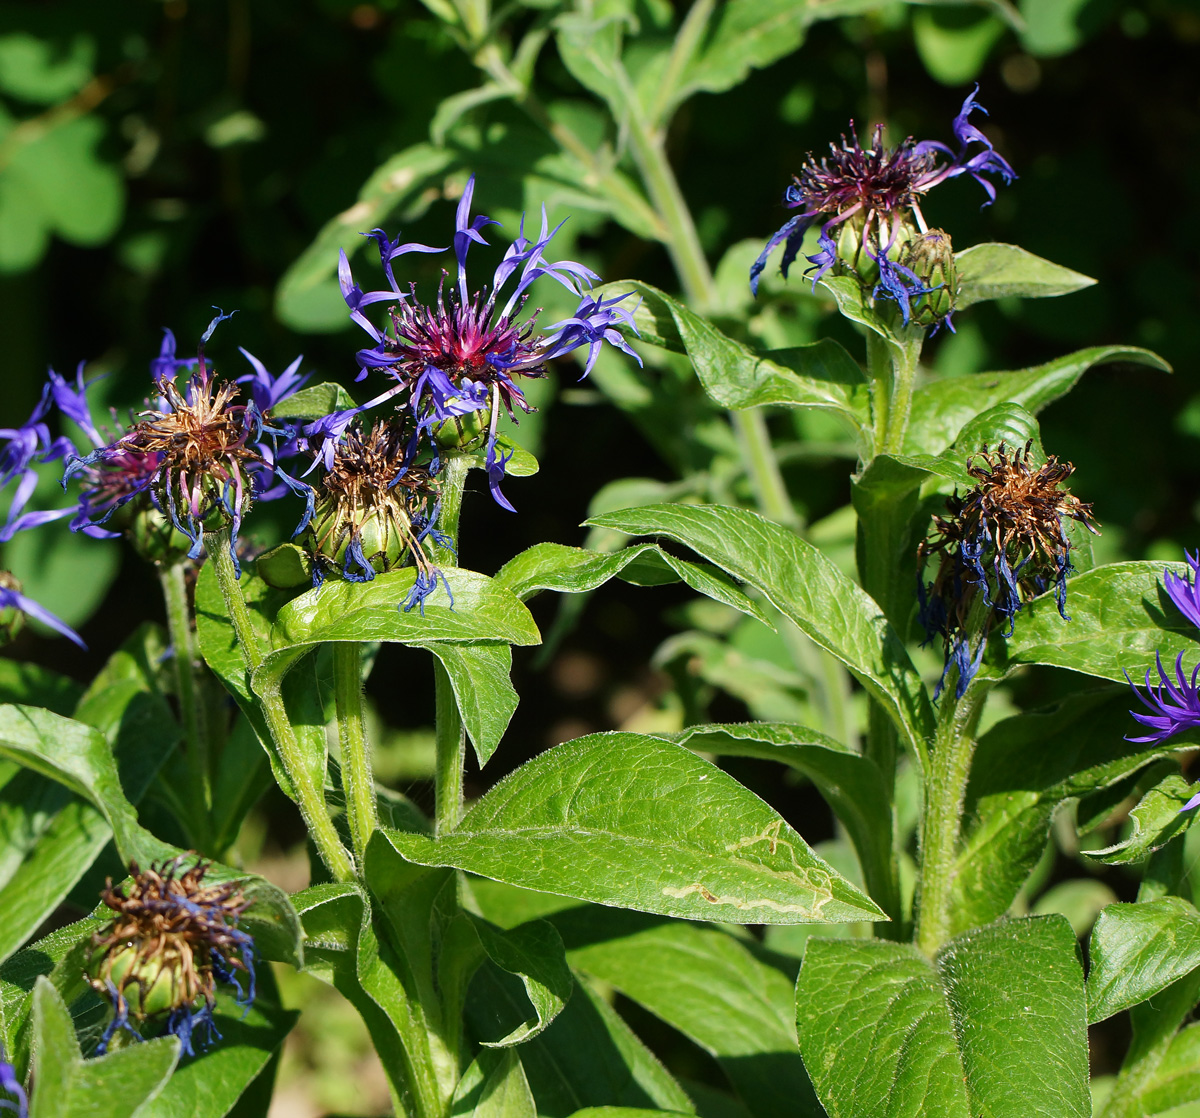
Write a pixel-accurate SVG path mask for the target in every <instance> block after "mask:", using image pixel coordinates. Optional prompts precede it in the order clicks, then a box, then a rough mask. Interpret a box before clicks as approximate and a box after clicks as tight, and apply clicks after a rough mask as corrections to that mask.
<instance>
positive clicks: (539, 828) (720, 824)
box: [387, 733, 883, 924]
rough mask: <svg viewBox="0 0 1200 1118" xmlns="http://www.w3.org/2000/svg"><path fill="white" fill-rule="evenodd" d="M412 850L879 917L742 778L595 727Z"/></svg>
mask: <svg viewBox="0 0 1200 1118" xmlns="http://www.w3.org/2000/svg"><path fill="white" fill-rule="evenodd" d="M387 837H388V839H389V841H390V842H391V843H392V844H393V846H395V847H396V849H397V850H398V851H399V852H400V853H401V854H402V855H403V856H404V857H405V858H407V859H408V860H409V861H412V862H416V863H419V864H422V865H430V866H454V867H455V868H457V869H463V870H468V871H470V872H471V873H477V874H480V875H481V876H483V877H490V878H493V879H495V880H497V881H507V882H508V883H509V884H512V885H519V886H521V887H523V888H526V889H537V890H540V891H542V892H547V893H559V894H562V895H563V896H568V897H578V898H580V899H582V900H591V901H596V902H598V903H600V904H607V905H613V906H614V907H618V908H635V909H640V910H641V911H643V912H657V913H662V914H663V915H667V916H681V917H684V918H685V919H700V920H724V921H728V922H731V923H739V924H799V923H806V922H827V923H837V922H842V921H852V920H877V919H881V918H882V917H883V914H882V912H881V911H880V910H879V909H878V908H877V907H876V906H875V904H874V903H873V902H872V901H871V900H870V899H869V898H867V897H866V896H864V895H863V894H862V893H861V892H860V891H859V890H858V889H856V888H855V887H854V886H853V885H851V884H850V882H848V881H846V880H845V879H844V878H842V877H841V876H840V875H838V874H837V873H836V872H835V871H834V870H833V869H831V868H830V867H829V866H828V865H826V864H825V863H824V862H822V861H821V859H820V858H818V857H817V856H816V855H815V854H814V853H813V852H812V851H811V850H810V849H809V847H808V846H807V845H806V844H805V842H804V840H803V839H802V838H801V837H800V836H799V835H798V834H796V832H795V831H793V830H792V828H791V827H789V826H788V825H787V823H786V822H785V821H784V820H783V819H782V818H781V817H780V816H779V815H777V814H776V813H775V811H773V810H772V809H771V808H770V807H768V806H767V805H766V804H765V803H763V802H762V801H761V800H760V799H759V798H758V797H757V796H755V795H754V794H753V793H752V792H750V791H749V790H748V789H746V788H744V787H743V786H742V785H741V784H739V783H738V782H737V781H735V780H734V779H733V778H732V777H730V776H728V775H727V774H726V773H724V772H722V771H721V770H720V769H718V768H717V767H716V766H714V765H712V764H710V763H709V762H707V761H704V760H703V759H701V758H700V757H698V756H696V754H694V753H692V752H691V751H690V750H688V749H684V748H683V747H681V746H677V745H672V744H670V743H668V742H664V741H661V740H659V739H656V738H649V737H645V736H644V735H641V734H631V733H612V734H591V735H589V736H588V737H584V738H579V739H578V740H576V741H573V742H568V743H566V744H565V745H560V746H558V747H556V748H555V749H551V750H548V751H547V752H545V753H543V754H541V755H540V756H538V757H535V758H534V759H533V760H532V761H530V762H528V763H527V764H525V765H523V766H522V767H521V768H519V769H517V770H516V772H514V773H512V774H510V775H509V776H507V777H506V778H505V779H504V780H502V781H501V782H500V783H499V784H498V785H496V787H495V788H493V789H492V790H491V791H490V792H488V793H487V794H486V795H485V796H484V797H483V798H482V799H481V800H480V801H479V802H478V803H477V804H476V805H475V806H474V807H473V808H472V809H471V810H470V811H469V812H468V813H467V815H466V817H465V818H464V819H463V821H462V823H460V824H459V826H458V827H457V828H456V829H455V830H453V831H452V832H450V833H449V834H446V835H443V836H442V837H440V838H438V839H436V840H434V839H428V838H425V837H424V836H421V835H402V834H398V833H389V834H388V836H387Z"/></svg>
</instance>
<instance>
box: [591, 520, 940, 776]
mask: <svg viewBox="0 0 1200 1118" xmlns="http://www.w3.org/2000/svg"><path fill="white" fill-rule="evenodd" d="M587 523H588V524H590V525H598V526H600V527H604V528H616V529H618V530H619V531H622V532H626V533H628V534H630V535H664V536H668V537H670V538H671V539H675V540H678V541H679V542H680V543H683V544H686V545H687V546H688V547H690V548H692V549H693V550H694V551H696V552H698V553H699V554H700V555H701V556H703V557H704V558H705V559H707V560H709V561H710V562H712V563H715V564H716V565H717V566H719V567H721V568H722V569H724V570H726V571H728V572H729V573H730V574H731V575H734V576H735V577H736V578H740V579H743V580H744V581H746V582H748V583H750V584H751V585H752V586H755V587H757V588H758V589H759V590H761V591H762V592H763V594H765V595H766V597H767V598H768V599H769V600H770V601H771V602H772V603H773V604H774V605H775V606H777V607H778V608H779V609H780V610H781V611H782V612H783V613H785V614H786V615H787V616H788V617H790V618H791V619H792V621H794V622H795V623H796V625H797V626H798V627H799V628H800V629H801V630H802V631H803V632H804V633H806V634H807V635H808V636H809V637H811V638H812V640H813V641H814V642H816V643H817V644H818V645H820V646H821V647H822V648H824V649H825V650H826V651H828V652H830V653H832V654H833V655H834V656H836V657H837V658H838V659H839V660H841V661H842V662H843V663H844V664H845V665H846V666H847V667H848V668H849V669H850V671H851V673H852V674H853V675H854V676H855V677H856V678H857V679H858V680H859V682H860V683H862V685H863V686H864V687H865V688H866V689H867V691H869V692H870V694H871V695H872V697H874V698H875V699H877V700H878V701H879V702H880V704H881V705H882V706H883V707H884V709H885V710H887V711H888V713H889V714H890V715H891V717H892V719H893V721H894V722H895V723H896V725H897V728H898V729H899V730H900V733H901V737H902V739H903V740H904V741H905V743H906V744H907V745H908V747H909V748H910V750H911V752H912V754H913V757H914V759H915V760H916V761H917V763H918V764H921V765H923V764H924V757H925V741H926V740H927V738H928V737H929V736H930V735H931V733H932V729H933V714H932V707H931V705H930V702H929V696H928V694H927V693H926V691H925V687H924V685H923V684H922V683H921V680H920V677H919V676H918V675H917V672H916V669H915V668H914V667H913V666H912V662H911V661H910V660H909V658H908V653H907V652H906V651H905V649H904V646H903V645H902V644H901V642H900V640H899V639H898V638H897V637H896V634H895V633H894V632H893V631H892V629H891V627H890V626H889V625H888V623H887V621H886V620H885V618H884V616H883V614H882V613H881V612H880V610H879V607H878V606H877V605H876V604H875V602H873V601H872V600H871V598H869V597H868V596H867V594H865V593H864V592H863V591H862V590H861V589H859V587H857V586H855V585H854V583H852V582H851V581H850V580H849V579H848V578H847V577H846V576H845V575H844V574H842V572H841V571H839V570H838V569H837V567H835V566H834V565H833V563H832V562H830V560H829V559H828V558H826V557H825V556H824V555H822V554H821V552H820V551H819V550H818V549H817V548H815V547H813V545H812V544H810V543H807V542H806V541H804V540H802V539H800V538H799V537H798V536H797V535H795V533H793V532H789V531H788V530H787V529H786V528H783V527H781V526H780V525H778V524H774V523H772V522H771V521H769V520H766V519H765V518H764V517H761V516H759V515H758V514H757V513H753V512H749V511H747V510H745V509H735V508H727V507H725V506H721V505H649V506H646V507H644V508H638V509H628V510H626V511H624V512H617V513H608V514H606V515H604V516H597V517H593V518H591V519H590V520H588V521H587Z"/></svg>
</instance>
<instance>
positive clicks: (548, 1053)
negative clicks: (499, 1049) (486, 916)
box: [467, 966, 695, 1118]
mask: <svg viewBox="0 0 1200 1118" xmlns="http://www.w3.org/2000/svg"><path fill="white" fill-rule="evenodd" d="M517 991H518V992H519V991H520V987H519V986H518V987H517ZM510 996H511V992H510V990H509V989H508V988H507V987H506V986H504V985H501V984H500V983H498V982H497V973H496V971H495V970H494V969H493V968H491V967H490V966H485V967H483V968H481V969H480V971H479V974H478V975H477V976H476V979H475V982H474V984H473V985H472V987H471V999H470V1001H469V1002H468V1004H467V1015H468V1021H469V1022H470V1024H471V1027H472V1029H473V1031H474V1032H475V1033H477V1034H481V1035H495V1033H496V1032H498V1031H500V1030H501V1029H502V1028H503V1025H500V1024H499V1022H498V1020H497V1008H498V1007H500V1006H503V1007H504V1011H503V1014H502V1016H501V1020H507V1019H509V1018H510V1017H511V1016H512V1010H513V1008H517V1007H510V1006H506V1005H504V1003H506V1002H508V1001H509V999H510ZM498 1025H499V1028H498ZM520 1056H521V1063H522V1065H523V1066H524V1068H525V1074H526V1076H527V1078H528V1081H529V1086H530V1087H531V1088H532V1090H533V1096H534V1098H535V1099H536V1100H537V1109H538V1113H539V1114H541V1115H545V1116H546V1118H568V1116H569V1115H571V1114H573V1113H575V1112H576V1111H577V1110H581V1109H584V1108H587V1107H602V1106H621V1107H635V1108H645V1109H648V1110H665V1111H679V1112H683V1113H687V1114H691V1113H694V1112H695V1107H693V1105H692V1102H691V1100H690V1099H689V1098H688V1096H687V1095H686V1094H685V1093H684V1091H683V1089H682V1088H681V1087H680V1086H679V1084H678V1083H676V1082H675V1080H674V1079H672V1078H671V1075H670V1074H669V1073H668V1072H667V1070H666V1069H665V1068H664V1067H663V1066H662V1064H660V1063H659V1062H658V1060H657V1059H656V1058H655V1056H654V1055H653V1053H651V1052H650V1050H649V1049H648V1048H647V1047H646V1046H645V1045H644V1044H643V1043H642V1042H641V1041H640V1040H639V1039H638V1038H637V1036H635V1035H634V1033H633V1031H632V1030H631V1029H630V1028H629V1026H628V1025H626V1024H625V1022H624V1021H623V1020H622V1019H621V1018H620V1016H619V1015H618V1014H617V1012H616V1010H614V1009H613V1008H612V1007H611V1006H610V1005H609V1004H608V1003H607V1002H606V1001H605V1000H604V999H603V998H601V997H599V996H597V994H596V993H595V992H594V991H593V990H592V989H591V988H590V987H589V986H588V985H587V984H586V983H581V984H580V986H579V988H578V989H577V990H576V991H575V994H574V996H573V997H572V998H571V1000H570V1001H569V1002H567V1005H566V1008H565V1009H564V1010H563V1011H562V1013H560V1014H559V1015H558V1017H556V1018H555V1020H554V1022H553V1024H551V1026H550V1027H549V1028H548V1029H547V1030H546V1031H545V1032H544V1033H542V1034H541V1035H540V1036H536V1037H534V1038H533V1039H532V1040H530V1041H528V1042H527V1043H526V1044H523V1045H522V1046H521V1049H520Z"/></svg>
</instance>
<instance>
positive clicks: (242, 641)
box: [204, 528, 354, 881]
mask: <svg viewBox="0 0 1200 1118" xmlns="http://www.w3.org/2000/svg"><path fill="white" fill-rule="evenodd" d="M204 546H205V548H206V549H207V550H208V559H209V562H210V563H212V565H213V570H214V571H215V573H216V576H217V585H218V586H219V587H220V588H221V597H222V598H224V600H225V608H226V609H227V610H228V611H229V618H230V621H232V623H233V629H234V632H235V633H236V634H237V639H238V649H239V651H240V652H241V654H242V656H243V657H244V658H245V660H246V666H247V667H248V668H249V669H250V671H251V672H253V671H254V669H255V668H257V667H258V666H259V665H260V664H261V663H262V661H263V652H262V648H261V646H260V645H259V638H258V634H257V633H256V632H255V631H254V626H253V624H252V623H251V621H250V611H249V609H247V607H246V599H245V598H244V597H243V596H242V588H241V587H240V586H239V585H238V577H237V571H236V570H235V569H234V566H233V559H232V557H231V556H230V554H229V529H228V528H222V529H220V530H218V531H216V532H209V533H207V534H206V535H205V537H204ZM258 697H259V702H260V703H261V704H262V711H263V716H264V717H265V718H266V721H267V728H268V729H269V730H270V732H271V740H272V741H273V742H274V743H275V750H276V752H277V753H278V755H279V760H280V763H281V764H282V765H283V768H284V771H285V772H286V773H287V775H288V779H289V780H290V781H291V782H292V788H293V790H294V791H295V794H296V803H297V806H298V807H299V808H300V814H301V815H302V816H303V817H304V823H305V825H306V826H307V827H308V833H309V834H310V835H311V836H312V840H313V842H314V844H315V845H316V847H317V850H318V851H319V852H320V854H321V858H322V860H323V861H324V862H325V865H326V866H327V867H328V869H329V872H330V873H331V874H332V875H333V877H334V880H336V881H352V880H353V879H354V863H353V862H352V860H351V858H350V855H349V853H348V852H347V851H346V848H345V847H344V846H343V845H342V841H341V839H339V838H338V834H337V831H336V830H335V829H334V826H333V822H332V821H331V820H330V818H329V812H328V811H326V809H325V796H324V792H323V790H322V789H321V788H320V787H318V786H317V784H316V783H315V782H314V781H313V778H312V776H311V775H310V773H309V770H308V767H307V765H305V763H304V756H303V751H302V750H301V748H300V742H299V741H298V740H297V738H296V732H295V730H293V729H292V724H291V721H290V719H289V718H288V713H287V708H286V707H285V706H284V702H283V694H282V693H281V691H280V689H279V687H278V686H277V685H276V686H268V687H265V688H264V689H263V690H262V691H261V692H259V696H258Z"/></svg>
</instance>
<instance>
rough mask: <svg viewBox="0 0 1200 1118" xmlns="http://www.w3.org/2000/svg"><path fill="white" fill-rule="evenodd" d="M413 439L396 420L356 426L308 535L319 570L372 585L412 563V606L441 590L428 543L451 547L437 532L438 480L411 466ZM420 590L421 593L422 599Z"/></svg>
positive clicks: (328, 477)
mask: <svg viewBox="0 0 1200 1118" xmlns="http://www.w3.org/2000/svg"><path fill="white" fill-rule="evenodd" d="M410 450H411V445H410V438H409V437H408V436H407V435H405V433H404V431H403V429H402V428H401V427H400V426H399V424H397V423H395V422H387V421H383V422H377V423H376V424H375V425H374V426H373V427H372V428H371V430H370V432H369V433H367V432H364V431H363V430H362V429H361V428H359V427H351V428H350V429H348V430H347V432H346V434H345V437H344V438H343V440H342V441H341V442H340V443H339V444H338V447H337V450H336V451H335V453H334V456H333V461H332V463H331V465H330V468H329V470H328V471H327V472H326V474H325V477H324V478H323V479H322V482H321V484H322V488H323V490H324V499H323V500H322V501H321V502H320V504H318V506H317V510H316V513H315V514H314V516H313V519H312V524H311V527H310V529H309V539H310V547H311V550H312V552H313V561H314V562H313V569H314V571H316V572H319V573H320V575H322V576H323V575H324V574H325V573H337V574H340V575H341V576H342V577H343V578H346V579H349V580H350V581H351V582H368V581H370V580H371V579H373V578H374V577H375V575H376V574H377V573H381V572H383V571H388V570H392V569H393V568H395V567H400V566H407V565H409V564H411V565H413V566H415V567H416V568H417V585H416V587H414V593H415V594H417V597H415V598H412V599H411V601H410V604H408V605H407V608H412V606H413V605H417V604H420V602H421V601H423V599H424V597H426V596H428V594H429V593H432V591H433V588H434V587H436V585H437V578H438V572H437V570H436V568H435V567H434V566H433V563H432V562H431V560H430V558H429V556H428V555H427V554H426V552H425V550H424V547H423V544H424V541H425V540H426V539H427V538H429V539H432V540H433V541H435V542H438V543H442V544H445V543H446V542H447V541H445V540H444V538H443V537H442V536H441V535H440V533H438V532H437V530H436V528H435V527H434V525H435V524H436V521H437V513H438V508H437V481H436V479H435V478H434V477H433V475H432V473H431V472H430V470H428V469H427V468H425V467H424V466H417V465H412V464H410V463H409V461H408V458H409V453H410ZM418 591H420V593H418Z"/></svg>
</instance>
